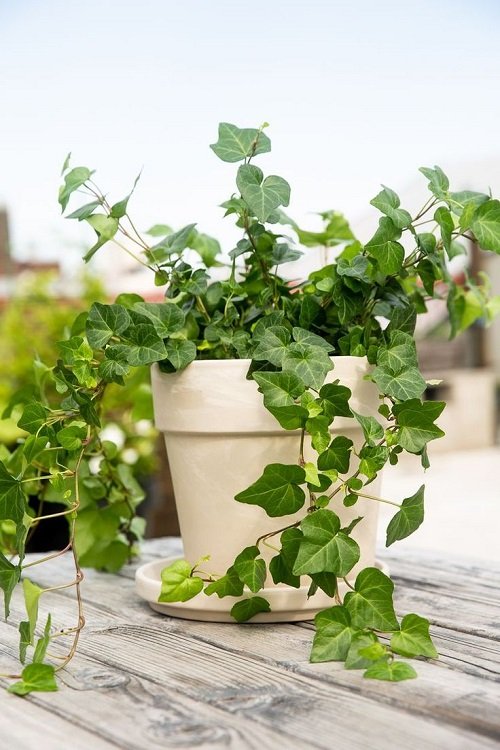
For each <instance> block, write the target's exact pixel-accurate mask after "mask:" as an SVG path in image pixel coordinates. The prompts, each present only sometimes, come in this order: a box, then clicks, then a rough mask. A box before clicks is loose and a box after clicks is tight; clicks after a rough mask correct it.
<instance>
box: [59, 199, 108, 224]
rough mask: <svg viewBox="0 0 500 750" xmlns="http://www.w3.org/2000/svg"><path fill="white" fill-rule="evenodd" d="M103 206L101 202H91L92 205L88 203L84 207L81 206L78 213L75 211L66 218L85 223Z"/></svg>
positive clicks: (77, 210)
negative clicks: (84, 221)
mask: <svg viewBox="0 0 500 750" xmlns="http://www.w3.org/2000/svg"><path fill="white" fill-rule="evenodd" d="M101 205H102V203H101V201H91V202H90V203H86V204H85V205H84V206H80V208H77V209H76V211H73V213H71V214H69V215H68V216H66V218H67V219H78V221H83V220H84V219H88V217H89V216H91V215H92V214H93V213H94V211H95V210H96V208H100V207H101Z"/></svg>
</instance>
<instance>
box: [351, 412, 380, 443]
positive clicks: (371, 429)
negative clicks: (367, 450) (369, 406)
mask: <svg viewBox="0 0 500 750" xmlns="http://www.w3.org/2000/svg"><path fill="white" fill-rule="evenodd" d="M353 414H354V416H355V418H356V421H357V422H358V423H359V424H360V425H361V429H362V430H363V435H364V437H365V441H366V442H367V444H368V445H370V446H374V445H375V444H376V443H377V442H378V441H379V440H381V439H382V438H383V437H384V428H383V427H382V425H381V424H380V422H379V421H378V420H377V419H375V417H364V416H363V415H362V414H357V413H356V412H353Z"/></svg>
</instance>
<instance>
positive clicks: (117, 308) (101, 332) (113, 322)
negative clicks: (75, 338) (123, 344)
mask: <svg viewBox="0 0 500 750" xmlns="http://www.w3.org/2000/svg"><path fill="white" fill-rule="evenodd" d="M130 322H131V321H130V315H129V314H128V312H127V310H126V308H125V307H123V306H122V305H116V304H115V305H103V304H101V303H100V302H94V304H93V305H92V307H91V308H90V310H89V314H88V318H87V323H86V334H87V339H88V342H89V344H90V346H91V347H93V348H94V349H102V348H103V347H104V346H105V344H107V343H108V341H109V340H110V338H111V337H112V336H118V335H119V334H120V333H122V332H123V331H124V330H125V329H126V328H128V326H129V325H130Z"/></svg>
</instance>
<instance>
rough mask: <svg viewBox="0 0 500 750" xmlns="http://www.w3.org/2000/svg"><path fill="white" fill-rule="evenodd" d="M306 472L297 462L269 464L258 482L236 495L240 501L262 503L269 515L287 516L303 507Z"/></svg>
mask: <svg viewBox="0 0 500 750" xmlns="http://www.w3.org/2000/svg"><path fill="white" fill-rule="evenodd" d="M305 478H306V477H305V472H304V469H302V468H301V467H300V466H296V465H295V464H291V465H287V464H269V465H268V466H266V468H265V469H264V473H263V474H262V476H261V477H260V479H258V480H257V481H256V482H254V483H253V484H252V485H250V487H248V488H247V489H246V490H243V492H239V493H238V494H237V495H236V496H235V500H237V501H238V502H239V503H249V504H250V505H260V507H261V508H264V510H265V511H266V513H267V515H268V516H271V518H275V517H277V516H287V515H290V514H291V513H296V512H297V511H298V510H300V509H301V508H302V506H303V505H304V501H305V494H304V491H303V490H302V488H301V487H299V485H300V484H303V483H304V482H305Z"/></svg>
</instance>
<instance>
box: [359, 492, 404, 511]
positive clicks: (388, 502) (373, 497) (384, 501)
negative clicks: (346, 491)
mask: <svg viewBox="0 0 500 750" xmlns="http://www.w3.org/2000/svg"><path fill="white" fill-rule="evenodd" d="M351 492H352V494H353V495H358V497H365V498H366V499H367V500H376V501H377V502H379V503H386V504H387V505H394V506H395V507H396V508H400V507H401V505H400V504H399V503H394V502H393V501H392V500H385V499H384V498H383V497H377V496H376V495H367V494H366V492H359V491H358V490H351Z"/></svg>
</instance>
